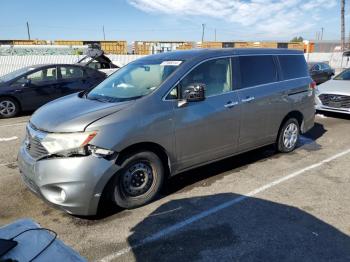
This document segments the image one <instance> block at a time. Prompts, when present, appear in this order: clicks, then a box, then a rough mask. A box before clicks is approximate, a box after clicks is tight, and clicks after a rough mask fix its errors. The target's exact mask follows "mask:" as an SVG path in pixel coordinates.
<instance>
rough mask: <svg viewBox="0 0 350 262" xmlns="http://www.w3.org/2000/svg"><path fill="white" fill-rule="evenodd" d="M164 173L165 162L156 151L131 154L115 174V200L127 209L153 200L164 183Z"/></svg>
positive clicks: (113, 188)
mask: <svg viewBox="0 0 350 262" xmlns="http://www.w3.org/2000/svg"><path fill="white" fill-rule="evenodd" d="M164 174H165V173H164V167H163V163H162V161H161V160H160V158H159V157H158V156H157V155H156V154H155V153H153V152H150V151H142V152H137V153H135V154H133V155H131V156H129V157H128V158H127V159H126V160H125V161H124V162H123V164H122V167H121V169H120V170H119V171H118V172H117V174H116V176H115V180H114V183H113V187H112V190H113V200H114V202H115V203H116V204H117V205H118V206H120V207H122V208H126V209H132V208H136V207H140V206H143V205H145V204H147V203H149V202H151V201H152V200H154V199H155V198H156V196H157V195H158V193H159V191H160V189H161V187H162V185H163V181H164V176H165V175H164Z"/></svg>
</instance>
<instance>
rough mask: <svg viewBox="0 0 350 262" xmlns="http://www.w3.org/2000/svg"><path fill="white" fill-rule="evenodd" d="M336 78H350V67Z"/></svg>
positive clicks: (335, 78)
mask: <svg viewBox="0 0 350 262" xmlns="http://www.w3.org/2000/svg"><path fill="white" fill-rule="evenodd" d="M333 79H334V80H350V69H347V70H345V71H343V72H341V73H340V74H339V75H337V76H336V77H334V78H333Z"/></svg>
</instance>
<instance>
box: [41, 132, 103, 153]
mask: <svg viewBox="0 0 350 262" xmlns="http://www.w3.org/2000/svg"><path fill="white" fill-rule="evenodd" d="M96 135H97V132H81V133H67V134H64V133H50V134H47V135H46V136H45V138H44V139H43V140H42V141H41V144H42V145H43V147H45V149H46V150H47V151H48V152H49V153H50V154H62V155H74V154H76V155H84V154H86V146H87V145H88V144H89V142H90V141H91V140H92V139H93V138H94V137H95V136H96Z"/></svg>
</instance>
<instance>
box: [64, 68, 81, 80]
mask: <svg viewBox="0 0 350 262" xmlns="http://www.w3.org/2000/svg"><path fill="white" fill-rule="evenodd" d="M60 70H61V77H62V79H70V78H81V77H83V70H82V69H81V68H79V67H75V66H61V68H60Z"/></svg>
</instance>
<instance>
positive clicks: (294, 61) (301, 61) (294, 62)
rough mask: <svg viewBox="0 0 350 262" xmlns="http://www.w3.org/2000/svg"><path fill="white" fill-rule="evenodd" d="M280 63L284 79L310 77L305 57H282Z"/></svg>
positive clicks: (279, 57)
mask: <svg viewBox="0 0 350 262" xmlns="http://www.w3.org/2000/svg"><path fill="white" fill-rule="evenodd" d="M278 59H279V61H280V65H281V69H282V74H283V79H285V80H287V79H293V78H299V77H306V76H308V68H307V64H306V62H305V58H304V56H303V55H281V56H278Z"/></svg>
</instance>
